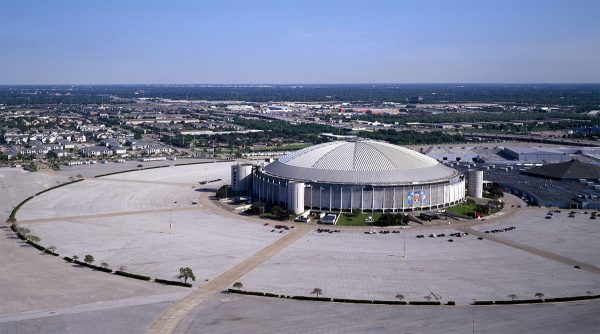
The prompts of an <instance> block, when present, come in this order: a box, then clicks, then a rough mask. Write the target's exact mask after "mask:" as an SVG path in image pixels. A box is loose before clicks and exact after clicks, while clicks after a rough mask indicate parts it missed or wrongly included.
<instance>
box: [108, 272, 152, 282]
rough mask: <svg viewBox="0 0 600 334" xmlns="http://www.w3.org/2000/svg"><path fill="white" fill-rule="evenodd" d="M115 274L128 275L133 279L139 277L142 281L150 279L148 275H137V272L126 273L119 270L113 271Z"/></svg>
mask: <svg viewBox="0 0 600 334" xmlns="http://www.w3.org/2000/svg"><path fill="white" fill-rule="evenodd" d="M115 275H119V276H124V277H129V278H135V279H139V280H142V281H149V280H150V277H148V276H144V275H138V274H132V273H128V272H126V271H120V270H117V271H115Z"/></svg>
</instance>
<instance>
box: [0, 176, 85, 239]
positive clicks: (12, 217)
mask: <svg viewBox="0 0 600 334" xmlns="http://www.w3.org/2000/svg"><path fill="white" fill-rule="evenodd" d="M80 181H83V179H79V180H75V181H70V182H66V183H62V184H59V185H57V186H54V187H50V188H48V189H45V190H42V191H40V192H38V193H36V194H35V195H33V196H29V197H27V198H26V199H24V200H23V201H22V202H21V203H19V204H18V205H17V206H15V208H14V209H13V210H12V211H11V212H10V216H8V220H7V221H11V220H13V219H14V220H16V215H17V211H19V209H20V208H21V207H22V206H23V205H24V204H25V203H27V202H28V201H29V200H31V199H32V198H34V197H35V196H37V195H41V194H43V193H45V192H47V191H50V190H53V189H56V188H60V187H64V186H66V185H69V184H72V183H75V182H80ZM13 231H15V230H14V229H13Z"/></svg>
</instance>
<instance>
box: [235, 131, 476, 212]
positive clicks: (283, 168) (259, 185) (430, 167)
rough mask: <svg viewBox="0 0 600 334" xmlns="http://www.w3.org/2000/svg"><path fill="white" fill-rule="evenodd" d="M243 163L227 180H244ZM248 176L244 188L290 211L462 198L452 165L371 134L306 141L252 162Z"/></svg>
mask: <svg viewBox="0 0 600 334" xmlns="http://www.w3.org/2000/svg"><path fill="white" fill-rule="evenodd" d="M248 168H249V166H248V165H234V166H232V184H233V183H234V182H235V184H245V183H244V182H245V181H244V180H240V179H239V175H248ZM234 175H236V177H237V178H238V179H236V180H234V179H233V176H234ZM248 177H250V176H248ZM251 177H252V179H251V181H250V182H248V184H249V185H248V187H249V189H248V190H250V191H251V193H252V195H253V197H254V198H256V199H259V200H261V201H265V202H270V203H279V204H282V205H284V206H286V207H287V208H288V209H289V210H291V211H293V212H294V213H296V214H298V213H301V212H304V211H305V210H306V209H308V208H310V209H314V210H323V211H339V210H353V209H358V210H361V211H384V212H403V211H412V210H425V209H435V208H443V207H447V206H451V205H455V204H458V203H460V202H462V201H464V199H465V179H464V176H463V175H462V174H461V173H459V172H458V171H456V170H454V169H452V168H449V167H447V166H445V165H443V164H441V163H439V162H438V161H437V160H435V159H433V158H430V157H428V156H426V155H423V154H421V153H418V152H415V151H413V150H410V149H407V148H405V147H401V146H396V145H392V144H389V143H386V142H381V141H374V140H364V139H357V140H347V141H333V142H327V143H324V144H319V145H315V146H311V147H307V148H305V149H302V150H299V151H296V152H293V153H290V154H288V155H285V156H283V157H282V158H280V159H279V160H276V161H274V162H272V163H270V164H268V165H266V166H254V167H252V174H251Z"/></svg>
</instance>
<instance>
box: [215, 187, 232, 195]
mask: <svg viewBox="0 0 600 334" xmlns="http://www.w3.org/2000/svg"><path fill="white" fill-rule="evenodd" d="M228 189H229V186H228V185H224V186H222V187H220V188H219V189H217V193H216V194H215V196H216V197H217V198H225V197H227V192H228Z"/></svg>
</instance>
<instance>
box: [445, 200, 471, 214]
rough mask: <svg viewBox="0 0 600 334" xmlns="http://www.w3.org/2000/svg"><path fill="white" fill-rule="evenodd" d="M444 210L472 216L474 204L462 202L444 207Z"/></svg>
mask: <svg viewBox="0 0 600 334" xmlns="http://www.w3.org/2000/svg"><path fill="white" fill-rule="evenodd" d="M446 211H450V212H454V213H458V214H459V215H464V216H473V214H474V212H475V204H467V203H463V204H459V205H457V206H451V207H449V208H446Z"/></svg>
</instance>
